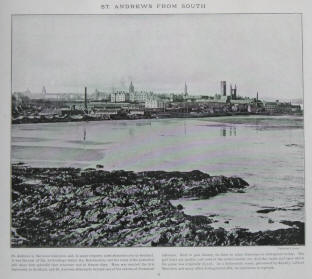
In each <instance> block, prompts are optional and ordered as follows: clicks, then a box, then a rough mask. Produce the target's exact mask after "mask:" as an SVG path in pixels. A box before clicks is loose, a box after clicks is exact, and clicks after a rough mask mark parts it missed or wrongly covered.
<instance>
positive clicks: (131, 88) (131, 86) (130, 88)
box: [129, 81, 134, 93]
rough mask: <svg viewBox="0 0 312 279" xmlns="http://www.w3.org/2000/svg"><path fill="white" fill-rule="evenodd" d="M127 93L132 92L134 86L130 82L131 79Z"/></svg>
mask: <svg viewBox="0 0 312 279" xmlns="http://www.w3.org/2000/svg"><path fill="white" fill-rule="evenodd" d="M129 93H134V86H133V84H132V81H131V82H130V86H129Z"/></svg>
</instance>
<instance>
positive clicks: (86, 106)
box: [84, 86, 88, 112]
mask: <svg viewBox="0 0 312 279" xmlns="http://www.w3.org/2000/svg"><path fill="white" fill-rule="evenodd" d="M84 102H85V111H86V112H87V111H88V105H87V102H88V97H87V86H85V99H84Z"/></svg>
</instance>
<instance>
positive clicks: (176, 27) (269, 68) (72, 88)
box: [12, 14, 303, 98]
mask: <svg viewBox="0 0 312 279" xmlns="http://www.w3.org/2000/svg"><path fill="white" fill-rule="evenodd" d="M301 55H302V45H301V18H300V15H295V14H294V15H169V16H168V15H147V16H145V15H96V16H95V15H93V16H92V15H90V16H81V15H77V16H68V15H64V16H60V15H48V16H47V15H45V16H33V15H32V16H14V17H13V52H12V62H13V65H12V69H13V80H12V81H13V91H23V90H26V89H27V88H29V89H30V90H31V91H32V92H41V89H42V86H43V85H44V86H45V87H46V90H47V92H48V93H49V92H51V93H52V92H83V87H84V86H85V85H86V86H88V88H89V92H93V91H94V89H95V88H98V89H99V90H106V91H110V90H111V88H112V87H113V86H114V87H115V88H118V89H125V90H127V89H128V86H129V83H130V80H132V81H133V83H134V86H135V89H136V90H151V91H155V92H182V91H183V88H184V82H185V81H186V82H187V84H188V87H189V93H190V94H194V95H197V94H210V95H213V94H214V93H216V92H219V90H220V89H219V88H220V86H219V82H220V80H226V81H227V82H228V83H230V82H232V83H233V84H235V83H236V84H237V86H238V93H239V94H240V95H244V96H255V94H256V92H257V91H259V94H260V96H271V97H273V98H300V97H302V95H303V93H302V57H301Z"/></svg>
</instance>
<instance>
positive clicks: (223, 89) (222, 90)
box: [220, 80, 226, 96]
mask: <svg viewBox="0 0 312 279" xmlns="http://www.w3.org/2000/svg"><path fill="white" fill-rule="evenodd" d="M220 94H221V96H226V81H225V80H222V81H220Z"/></svg>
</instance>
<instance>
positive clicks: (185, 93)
mask: <svg viewBox="0 0 312 279" xmlns="http://www.w3.org/2000/svg"><path fill="white" fill-rule="evenodd" d="M187 95H188V93H187V85H186V81H185V83H184V96H187Z"/></svg>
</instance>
